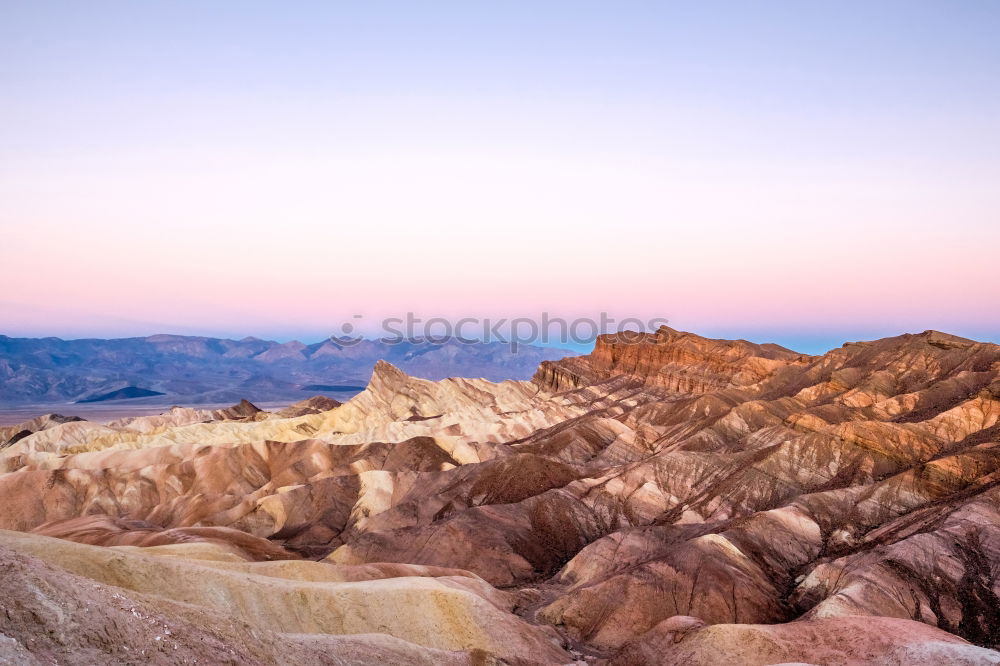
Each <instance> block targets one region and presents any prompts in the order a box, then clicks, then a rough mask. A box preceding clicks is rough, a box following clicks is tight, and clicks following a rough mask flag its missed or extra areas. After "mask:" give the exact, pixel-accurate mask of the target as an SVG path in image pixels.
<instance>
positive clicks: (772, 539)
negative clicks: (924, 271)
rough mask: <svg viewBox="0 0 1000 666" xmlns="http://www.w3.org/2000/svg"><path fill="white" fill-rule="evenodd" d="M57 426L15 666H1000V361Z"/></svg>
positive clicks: (901, 350)
mask: <svg viewBox="0 0 1000 666" xmlns="http://www.w3.org/2000/svg"><path fill="white" fill-rule="evenodd" d="M35 425H36V426H37V428H36V430H30V428H28V432H27V433H25V428H21V429H20V430H18V431H17V433H16V434H17V435H18V437H17V439H16V440H15V441H11V442H10V443H9V444H8V445H7V446H5V447H4V448H2V449H0V507H2V509H0V529H2V530H6V531H3V532H0V559H2V560H3V566H0V577H2V578H3V580H2V589H3V590H4V591H5V595H4V596H5V598H4V599H3V600H2V601H0V603H2V605H3V609H4V610H5V611H6V612H5V613H0V634H2V636H0V663H2V658H4V657H6V658H8V659H10V660H13V661H14V662H15V663H31V662H30V660H31V659H35V660H37V661H38V662H39V663H51V662H52V661H56V662H58V663H94V662H95V661H104V662H107V663H138V662H149V661H151V662H152V663H193V661H194V660H198V662H199V663H227V662H228V663H282V662H287V661H288V660H290V659H291V660H294V661H296V662H297V663H332V664H340V663H372V662H383V663H456V664H459V663H463V664H468V663H477V664H478V663H511V664H558V663H571V662H573V661H574V660H579V661H587V662H605V663H609V664H717V663H743V664H774V663H782V662H805V663H815V664H862V663H885V664H912V663H934V664H997V663H1000V653H998V652H996V651H995V650H994V648H997V647H1000V599H998V597H1000V346H997V345H992V344H984V343H977V342H974V341H971V340H965V339H962V338H957V337H954V336H949V335H945V334H941V333H937V332H932V331H929V332H926V333H922V334H919V335H903V336H899V337H896V338H888V339H884V340H879V341H875V342H863V343H849V344H847V345H844V346H843V347H842V348H839V349H836V350H834V351H831V352H829V353H827V354H825V355H823V356H818V357H813V356H807V355H802V354H797V353H795V352H792V351H789V350H787V349H783V348H781V347H778V346H776V345H755V344H752V343H748V342H744V341H722V340H708V339H705V338H701V337H699V336H696V335H692V334H687V333H680V332H677V331H673V330H671V329H668V328H662V329H660V330H659V331H658V332H657V333H655V334H649V335H641V336H634V337H632V338H629V339H627V340H622V339H614V338H601V339H599V340H598V343H597V345H596V348H595V350H594V352H593V353H592V354H591V355H589V356H585V357H578V358H570V359H565V360H562V361H555V362H544V363H542V364H541V366H540V367H539V370H538V372H537V374H536V375H535V378H534V379H533V380H532V381H530V382H528V381H507V382H501V383H491V382H487V381H484V380H465V379H446V380H442V381H438V382H431V381H427V380H422V379H416V378H414V377H410V376H407V375H406V374H404V373H403V372H401V371H400V370H398V369H396V368H395V367H393V366H391V365H389V364H387V363H379V364H377V365H376V367H375V372H374V374H373V376H372V379H371V382H370V383H369V386H368V388H367V389H366V390H365V391H364V392H362V393H361V394H359V395H358V396H357V397H355V398H354V399H352V400H351V401H349V402H347V403H345V404H343V405H336V404H331V403H320V402H313V403H311V404H308V405H302V406H299V407H297V408H295V409H291V410H289V411H286V412H283V413H281V414H266V413H257V412H251V411H250V410H249V409H248V408H245V407H244V408H243V409H238V410H235V411H233V412H230V413H224V412H219V413H212V412H204V411H202V410H180V409H179V410H173V411H172V412H171V413H168V414H165V415H163V416H158V417H141V418H136V419H130V420H127V421H123V422H117V423H111V424H106V425H101V424H96V423H90V422H86V421H65V422H64V421H63V420H61V419H42V420H39V421H38V422H37V423H36V424H35ZM32 427H34V426H32Z"/></svg>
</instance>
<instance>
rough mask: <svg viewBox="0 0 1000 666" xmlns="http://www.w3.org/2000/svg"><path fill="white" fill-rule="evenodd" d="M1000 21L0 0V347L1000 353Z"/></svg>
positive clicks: (922, 14) (621, 9)
mask: <svg viewBox="0 0 1000 666" xmlns="http://www.w3.org/2000/svg"><path fill="white" fill-rule="evenodd" d="M998 34H1000V3H996V2H990V1H983V2H975V1H955V2H948V3H943V2H921V1H907V2H893V1H888V0H887V1H879V2H836V3H820V2H808V1H807V2H769V1H766V0H765V1H762V2H754V3H746V2H732V3H729V2H705V3H693V2H620V3H607V2H586V1H575V2H545V3H537V2H523V3H522V2H504V3H476V2H424V3H412V2H400V3H390V2H377V1H374V2H350V3H348V2H303V1H298V2H281V3H279V2H225V1H218V2H211V3H204V2H109V1H104V0H94V1H93V2H87V3H81V2H48V1H44V0H41V1H31V2H9V1H7V0H0V257H2V259H0V262H2V263H0V333H4V334H7V335H21V336H47V335H53V336H59V337H67V338H68V337H83V336H96V337H122V336H130V335H147V334H152V333H160V332H175V333H187V334H205V335H223V336H233V337H243V336H244V335H256V336H259V337H270V338H276V339H291V338H298V339H304V340H318V339H321V338H323V337H325V336H327V335H329V334H331V333H337V332H339V331H340V329H341V324H342V323H343V322H349V321H350V322H354V323H355V324H357V328H358V330H364V331H371V332H375V333H377V329H378V328H379V326H380V324H379V322H380V320H381V318H383V317H395V316H403V315H404V313H406V312H414V313H417V315H418V316H420V317H422V318H425V319H426V318H429V317H447V318H457V317H466V316H471V317H495V318H496V317H537V316H539V315H540V313H543V312H545V313H550V315H554V316H560V317H564V318H570V319H571V318H574V317H595V316H596V315H597V313H600V312H608V313H611V314H612V315H613V316H615V317H616V318H618V319H621V318H625V317H637V318H640V319H649V318H653V317H657V318H665V319H668V320H669V322H670V325H671V326H673V327H674V328H678V329H683V330H690V331H694V332H698V333H702V334H706V335H713V336H719V337H742V338H747V339H753V340H758V341H776V342H780V343H782V344H786V345H787V346H791V347H792V348H795V349H799V350H801V351H810V352H817V351H824V350H825V349H827V348H830V347H834V346H838V345H839V344H840V343H841V342H843V341H845V340H859V339H871V338H876V337H881V336H885V335H894V334H898V333H903V332H920V331H923V330H926V329H932V328H933V329H938V330H944V331H948V332H951V333H956V334H959V335H965V336H967V337H973V338H977V339H983V340H993V341H1000V261H998V259H997V254H998V252H997V250H998V248H1000V39H997V35H998Z"/></svg>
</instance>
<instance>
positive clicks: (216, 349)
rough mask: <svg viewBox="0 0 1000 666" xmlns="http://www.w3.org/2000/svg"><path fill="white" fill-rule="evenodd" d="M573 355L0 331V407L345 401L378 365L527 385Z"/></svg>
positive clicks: (453, 345)
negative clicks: (545, 365)
mask: <svg viewBox="0 0 1000 666" xmlns="http://www.w3.org/2000/svg"><path fill="white" fill-rule="evenodd" d="M568 355H571V352H568V351H566V350H559V349H543V348H540V347H532V346H528V345H519V346H518V351H517V352H516V353H512V352H511V351H510V349H509V347H508V346H507V345H505V344H502V343H498V342H494V343H472V344H466V343H460V342H456V341H450V342H447V343H445V344H429V343H423V342H419V341H406V342H401V343H399V344H386V343H382V342H378V341H371V340H363V341H361V342H359V343H357V344H355V345H350V346H344V345H340V344H337V343H335V342H332V341H330V340H325V341H323V342H318V343H315V344H311V345H306V344H303V343H301V342H298V341H292V342H285V343H280V342H274V341H269V340H260V339H257V338H244V339H242V340H225V339H218V338H204V337H190V336H181V335H153V336H150V337H146V338H121V339H113V340H100V339H84V340H62V339H60V338H11V337H7V336H4V335H0V404H5V405H15V404H44V403H64V402H75V401H93V400H94V399H96V398H101V399H102V400H112V399H123V398H132V399H136V400H146V399H149V400H152V399H153V398H144V397H140V395H139V393H136V392H135V391H130V390H129V389H130V388H131V389H136V388H139V387H141V389H143V390H145V391H150V392H151V393H145V394H144V395H146V396H154V397H156V398H157V400H163V399H165V400H169V401H175V402H184V403H186V404H192V403H210V402H236V401H239V400H240V399H242V398H250V399H251V400H258V401H268V400H285V399H290V400H301V399H302V398H303V397H306V394H307V393H308V394H309V395H312V394H314V393H317V392H320V393H333V394H338V395H341V396H343V395H344V394H347V393H356V392H357V391H360V390H361V389H363V388H364V386H365V385H366V384H367V382H368V378H369V376H370V375H371V369H372V366H373V365H374V364H375V363H376V362H377V361H379V360H386V361H389V362H391V363H393V364H394V365H396V366H398V367H400V368H403V369H404V370H406V371H407V372H409V373H412V374H414V375H417V376H420V377H426V378H428V379H443V378H445V377H450V376H470V377H484V378H486V379H491V380H494V381H497V380H502V379H526V378H528V377H530V376H531V375H532V373H533V372H534V371H535V368H536V367H537V366H538V364H539V362H541V361H543V360H549V359H558V358H562V357H564V356H568ZM121 391H124V393H118V392H121ZM155 394H163V396H165V397H164V398H161V396H156V395H155ZM106 395H111V396H112V397H104V396H106Z"/></svg>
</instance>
